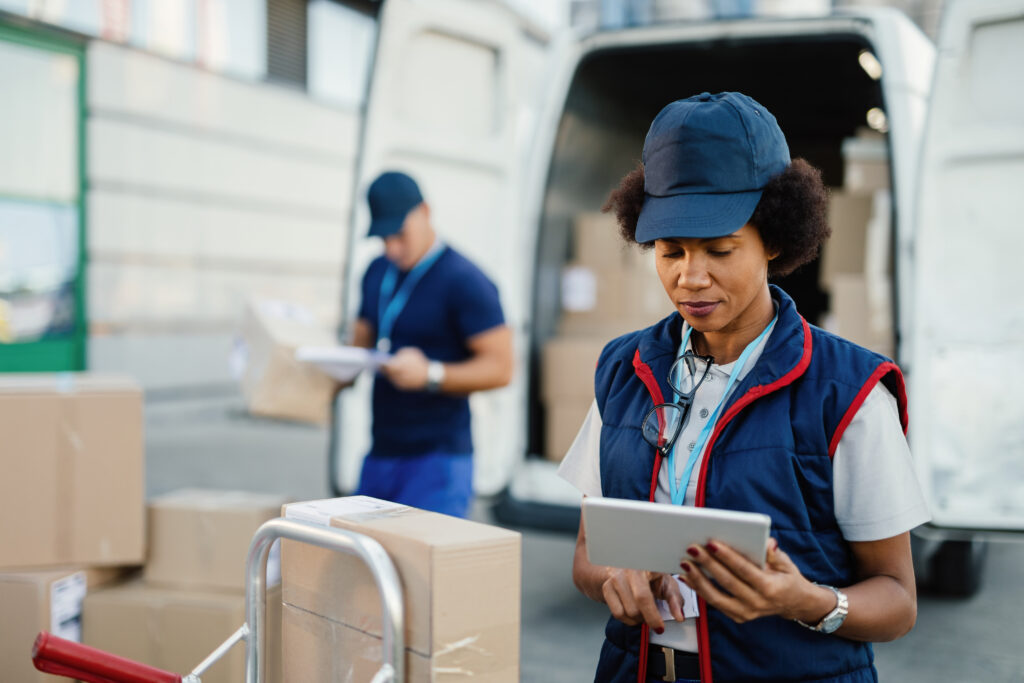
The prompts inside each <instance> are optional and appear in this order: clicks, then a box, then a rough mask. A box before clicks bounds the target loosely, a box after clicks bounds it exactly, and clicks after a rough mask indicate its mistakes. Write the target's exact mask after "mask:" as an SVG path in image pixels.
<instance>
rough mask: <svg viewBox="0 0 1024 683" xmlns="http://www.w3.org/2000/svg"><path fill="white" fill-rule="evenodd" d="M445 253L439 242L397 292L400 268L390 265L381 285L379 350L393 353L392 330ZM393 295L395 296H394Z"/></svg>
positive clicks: (441, 243)
mask: <svg viewBox="0 0 1024 683" xmlns="http://www.w3.org/2000/svg"><path fill="white" fill-rule="evenodd" d="M442 253H444V242H442V241H441V240H437V241H436V242H434V245H433V246H432V247H430V250H429V251H427V253H426V254H425V255H424V256H423V258H421V259H420V262H419V263H417V264H416V265H415V266H413V269H412V270H410V271H409V274H408V275H407V276H406V277H405V280H404V281H403V282H402V286H401V287H399V288H398V291H397V292H395V283H396V282H397V281H398V266H396V265H395V264H393V263H392V264H390V265H389V266H388V269H387V270H386V271H384V279H383V280H381V283H380V298H379V300H378V304H377V312H378V316H379V318H380V319H379V320H378V324H377V349H378V350H380V351H384V352H385V353H388V352H390V351H391V330H392V328H394V326H395V320H396V319H397V318H398V316H399V314H400V313H401V312H402V309H404V308H405V305H406V304H407V303H409V296H410V295H412V290H413V289H415V288H416V285H417V283H419V281H420V280H421V279H422V278H423V276H424V275H425V274H426V272H427V271H428V270H430V266H432V265H434V263H435V262H436V261H437V259H439V258H440V257H441V254H442ZM392 295H393V296H392Z"/></svg>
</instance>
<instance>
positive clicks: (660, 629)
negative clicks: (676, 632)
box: [654, 628, 665, 636]
mask: <svg viewBox="0 0 1024 683" xmlns="http://www.w3.org/2000/svg"><path fill="white" fill-rule="evenodd" d="M654 632H655V633H657V634H658V635H659V636H660V635H661V634H662V633H664V632H665V629H663V628H656V629H654Z"/></svg>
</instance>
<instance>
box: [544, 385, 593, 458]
mask: <svg viewBox="0 0 1024 683" xmlns="http://www.w3.org/2000/svg"><path fill="white" fill-rule="evenodd" d="M593 401H594V397H593V396H591V397H590V398H589V399H580V398H575V399H569V398H567V399H564V400H562V401H559V402H556V403H549V404H548V405H547V406H546V408H545V411H544V457H545V458H547V459H548V460H552V461H554V462H561V461H562V458H564V457H565V453H566V451H568V450H569V446H571V445H572V442H573V441H575V440H576V435H577V434H578V433H579V431H580V427H581V426H583V420H584V419H585V418H586V417H587V412H588V411H589V410H590V406H591V405H592V404H593Z"/></svg>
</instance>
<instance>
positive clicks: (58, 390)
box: [0, 373, 145, 568]
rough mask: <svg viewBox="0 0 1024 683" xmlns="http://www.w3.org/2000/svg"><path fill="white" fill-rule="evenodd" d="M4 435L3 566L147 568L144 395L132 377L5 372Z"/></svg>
mask: <svg viewBox="0 0 1024 683" xmlns="http://www.w3.org/2000/svg"><path fill="white" fill-rule="evenodd" d="M0 434H3V438H2V439H0V471H2V472H3V476H0V539H3V542H2V543H0V568H14V567H43V566H62V565H64V566H66V565H106V566H113V565H127V564H141V563H142V560H143V557H144V553H145V521H144V520H145V516H144V515H145V509H144V507H143V486H144V476H143V439H142V392H141V391H140V389H139V387H138V386H137V385H136V384H135V383H134V382H133V381H132V380H130V379H128V378H124V377H115V376H102V375H91V374H73V373H63V374H58V375H32V374H26V375H0Z"/></svg>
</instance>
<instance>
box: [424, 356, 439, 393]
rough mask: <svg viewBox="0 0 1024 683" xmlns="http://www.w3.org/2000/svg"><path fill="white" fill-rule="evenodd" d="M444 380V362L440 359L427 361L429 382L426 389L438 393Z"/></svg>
mask: <svg viewBox="0 0 1024 683" xmlns="http://www.w3.org/2000/svg"><path fill="white" fill-rule="evenodd" d="M442 382H444V363H442V362H441V361H439V360H432V361H430V362H429V363H427V384H426V386H425V387H424V389H426V390H427V391H429V392H431V393H437V392H439V391H441V383H442Z"/></svg>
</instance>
